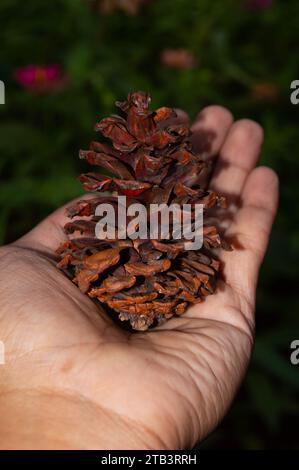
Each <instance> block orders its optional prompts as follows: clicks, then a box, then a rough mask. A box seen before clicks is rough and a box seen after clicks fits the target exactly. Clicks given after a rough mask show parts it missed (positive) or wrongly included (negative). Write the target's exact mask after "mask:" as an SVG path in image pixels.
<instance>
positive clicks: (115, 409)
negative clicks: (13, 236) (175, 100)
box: [0, 106, 278, 449]
mask: <svg viewBox="0 0 299 470" xmlns="http://www.w3.org/2000/svg"><path fill="white" fill-rule="evenodd" d="M193 130H194V139H195V141H196V140H197V139H198V138H199V137H200V136H201V135H210V136H212V138H211V141H210V145H209V150H208V152H207V153H209V155H210V156H212V155H219V157H218V160H217V164H216V168H215V173H214V176H213V178H212V181H211V186H212V187H213V188H214V189H216V190H217V191H218V192H219V193H221V194H224V195H226V194H229V195H230V196H231V197H232V196H233V197H234V198H236V199H237V200H239V202H240V207H239V208H238V210H236V211H235V213H234V215H233V219H232V220H231V221H230V223H229V226H228V227H227V237H230V236H234V237H235V238H236V239H237V241H238V247H239V248H236V249H235V250H234V251H233V252H221V253H220V257H221V259H222V261H223V264H224V280H223V281H221V282H220V283H219V287H218V290H217V292H216V294H215V295H212V296H209V297H208V298H207V299H206V300H205V302H203V303H202V304H199V305H197V306H193V307H191V308H190V309H189V310H188V312H187V313H186V314H184V315H183V316H182V317H177V318H173V319H171V320H170V321H169V322H167V323H165V324H164V325H161V326H160V327H158V328H156V329H154V330H151V331H147V332H144V333H137V334H136V333H135V334H131V333H128V332H126V331H123V330H121V329H119V327H117V326H115V325H114V323H113V322H112V320H111V319H110V318H109V317H108V316H107V315H106V314H105V312H104V311H103V310H100V308H99V307H98V306H97V305H95V303H94V302H92V300H91V299H89V298H88V297H87V296H85V295H83V294H82V293H81V292H80V291H79V289H78V288H77V287H76V286H75V285H74V284H72V283H71V282H70V280H69V279H67V278H66V277H65V276H64V275H63V274H62V273H61V272H60V271H59V270H58V269H57V268H56V267H55V259H54V256H53V253H54V251H55V249H56V248H57V247H58V245H59V244H60V243H61V242H62V241H63V240H64V239H65V234H64V232H63V225H64V223H65V222H66V218H65V215H64V208H62V209H60V210H58V211H56V212H55V213H54V214H52V215H51V216H50V217H48V218H47V219H46V220H45V221H44V222H42V223H41V224H40V225H38V226H37V227H36V228H35V229H33V230H32V231H31V232H30V233H28V234H27V235H26V236H24V237H22V238H21V239H20V240H18V241H17V242H15V243H13V244H11V245H8V246H5V247H2V248H1V249H0V272H1V282H0V292H1V307H0V332H1V333H0V334H1V337H0V340H2V341H3V342H4V344H5V350H6V364H5V365H2V366H0V414H1V424H0V447H2V448H14V449H21V448H33V449H37V448H42V449H46V448H52V449H54V448H73V449H92V448H93V449H145V448H146V449H184V448H190V447H192V446H194V444H195V443H196V442H197V441H199V440H201V439H203V438H204V437H205V436H206V435H207V434H208V433H209V432H211V431H212V430H213V429H214V428H215V427H216V426H217V424H218V423H219V421H220V420H221V419H222V417H223V416H224V414H225V413H226V412H227V410H228V408H229V406H230V404H231V402H232V400H233V398H234V395H235V393H236V391H237V389H238V387H239V385H240V383H241V381H242V379H243V378H244V374H245V372H246V368H247V365H248V361H249V359H250V355H251V350H252V345H253V335H254V309H255V290H256V283H257V276H258V271H259V267H260V264H261V262H262V259H263V256H264V253H265V250H266V247H267V243H268V238H269V233H270V229H271V226H272V222H273V219H274V216H275V213H276V209H277V200H278V180H277V176H276V175H275V173H274V172H273V171H272V170H270V169H269V168H265V167H260V168H254V167H255V165H256V162H257V159H258V155H259V152H260V147H261V144H262V138H263V137H262V130H261V128H260V126H259V125H258V124H256V123H254V122H252V121H249V120H241V121H237V122H235V123H234V124H233V123H232V116H231V114H230V113H229V112H228V111H227V110H225V109H224V108H221V107H219V106H210V107H208V108H206V109H204V110H203V111H202V113H201V114H200V116H199V119H198V120H197V121H196V122H195V124H194V126H193Z"/></svg>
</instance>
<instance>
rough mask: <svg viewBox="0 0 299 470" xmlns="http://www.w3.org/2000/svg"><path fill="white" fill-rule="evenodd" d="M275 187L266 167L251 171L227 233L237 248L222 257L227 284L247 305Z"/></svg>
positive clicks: (252, 295)
mask: <svg viewBox="0 0 299 470" xmlns="http://www.w3.org/2000/svg"><path fill="white" fill-rule="evenodd" d="M278 188H279V182H278V177H277V175H276V173H275V172H274V171H273V170H271V169H270V168H267V167H259V168H256V169H255V170H253V171H252V172H251V174H250V175H249V177H248V179H247V181H246V184H245V186H244V189H243V192H242V196H241V200H242V204H243V205H242V207H241V209H240V210H239V211H238V212H237V214H236V216H235V221H234V222H233V224H232V225H231V227H230V229H229V233H228V236H229V235H231V236H232V237H233V238H234V239H235V240H236V242H237V245H238V246H239V248H238V247H237V248H235V249H234V251H232V252H226V253H224V254H223V260H224V274H225V278H226V281H227V283H228V284H229V285H231V286H232V287H233V288H234V289H235V290H236V291H237V292H238V293H240V294H242V296H243V297H244V298H245V299H246V301H247V302H248V303H251V304H252V303H253V304H254V302H255V288H256V283H257V278H258V272H259V268H260V265H261V263H262V261H263V258H264V255H265V252H266V248H267V245H268V241H269V236H270V231H271V228H272V224H273V221H274V217H275V214H276V211H277V205H278Z"/></svg>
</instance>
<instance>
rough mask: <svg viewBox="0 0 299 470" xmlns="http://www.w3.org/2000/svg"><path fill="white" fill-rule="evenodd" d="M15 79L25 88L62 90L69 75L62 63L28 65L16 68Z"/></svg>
mask: <svg viewBox="0 0 299 470" xmlns="http://www.w3.org/2000/svg"><path fill="white" fill-rule="evenodd" d="M14 77H15V80H16V81H17V82H18V83H19V84H20V85H22V86H23V87H24V88H28V89H30V90H32V91H35V92H39V93H40V92H48V91H57V90H61V89H62V88H63V87H64V86H65V84H66V83H67V76H66V74H64V73H63V72H62V69H61V67H60V65H58V64H48V65H28V66H26V67H21V68H18V69H16V71H15V73H14Z"/></svg>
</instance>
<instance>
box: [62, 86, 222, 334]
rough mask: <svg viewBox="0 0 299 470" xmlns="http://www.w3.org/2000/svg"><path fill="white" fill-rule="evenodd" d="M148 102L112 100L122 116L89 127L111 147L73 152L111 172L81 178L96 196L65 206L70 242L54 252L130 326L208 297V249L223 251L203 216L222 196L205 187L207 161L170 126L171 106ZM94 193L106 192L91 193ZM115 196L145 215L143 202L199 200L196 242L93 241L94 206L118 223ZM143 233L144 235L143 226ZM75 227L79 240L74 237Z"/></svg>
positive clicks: (144, 325)
mask: <svg viewBox="0 0 299 470" xmlns="http://www.w3.org/2000/svg"><path fill="white" fill-rule="evenodd" d="M149 104H150V96H149V95H148V94H146V93H143V92H136V93H130V94H129V96H128V99H127V101H125V102H121V103H120V102H117V103H116V105H117V106H118V108H120V110H121V111H122V114H123V116H124V117H121V116H115V115H113V116H111V117H108V118H106V119H103V120H101V121H100V122H99V123H97V124H96V130H97V131H100V132H101V133H102V135H103V136H104V137H106V138H108V139H110V140H111V142H112V146H110V145H108V144H107V143H100V142H92V143H91V145H90V149H89V150H86V151H83V150H82V151H80V157H81V158H84V159H86V160H87V161H88V163H90V164H91V165H96V166H99V167H101V168H103V169H105V170H106V171H108V172H109V173H110V174H112V175H111V176H108V175H107V174H103V173H95V172H91V173H86V174H83V175H81V177H80V181H81V182H82V183H83V186H84V189H85V190H87V191H93V192H95V193H96V196H95V197H94V198H92V199H88V200H82V201H79V202H76V203H75V204H74V205H73V206H71V207H69V208H68V216H69V217H70V219H73V218H75V217H76V219H75V220H73V221H70V222H69V223H67V224H66V226H65V232H66V233H67V234H68V235H69V240H68V241H67V242H66V243H64V244H63V245H62V246H60V247H59V249H58V250H57V253H58V254H59V255H60V256H61V261H60V263H59V264H58V266H59V268H61V269H62V270H64V271H65V272H66V273H67V274H68V275H69V276H70V277H71V279H72V280H73V282H74V283H75V284H77V285H78V287H79V289H80V290H81V291H82V292H83V293H85V294H87V295H88V296H90V297H91V298H93V299H96V301H98V302H100V303H102V304H104V305H106V306H107V307H109V309H108V310H111V311H113V312H117V313H118V315H119V318H120V319H121V320H122V321H126V320H128V321H129V322H130V324H131V326H132V328H133V329H135V330H146V329H148V328H149V327H150V326H155V325H157V324H160V323H161V322H164V321H165V320H167V319H169V318H171V317H172V316H174V315H182V314H183V313H184V312H185V311H186V309H187V307H188V305H190V304H195V303H198V302H201V301H202V300H203V299H204V298H205V296H207V295H209V294H213V293H214V291H215V287H216V280H217V277H218V271H219V261H217V260H216V259H215V258H214V255H213V254H212V253H211V249H213V248H220V247H222V248H225V249H229V246H228V245H227V244H226V243H225V242H224V241H223V240H222V239H221V236H220V234H219V232H218V230H217V228H216V227H215V226H214V225H212V224H211V222H210V221H209V210H210V209H212V208H214V207H215V206H217V205H218V206H219V205H220V206H221V207H225V200H224V198H223V197H221V196H219V195H217V194H216V193H215V192H213V191H209V190H208V189H207V186H208V182H209V176H210V173H211V164H210V162H207V161H205V160H203V159H202V158H201V156H200V155H198V154H196V153H195V152H194V151H193V149H192V144H191V142H190V135H191V132H190V129H189V128H188V127H186V126H183V125H177V124H174V125H171V124H170V122H171V121H170V119H171V118H173V117H175V112H174V110H173V109H171V108H166V107H163V108H159V109H157V110H156V111H154V112H153V111H151V110H150V109H149ZM101 192H105V193H106V194H104V195H100V194H98V193H101ZM107 194H108V195H107ZM117 196H126V198H127V205H129V204H132V203H141V204H143V205H144V206H145V207H146V210H147V213H149V208H150V204H162V203H165V204H167V205H170V204H174V203H175V204H178V205H179V207H182V206H183V205H184V204H190V205H191V207H195V205H196V204H202V205H203V207H204V219H203V245H202V247H201V248H200V249H199V250H198V249H196V250H190V249H188V250H186V249H185V247H186V245H185V242H186V240H184V239H175V238H174V236H173V233H172V234H171V235H170V237H169V239H163V238H162V237H161V234H159V236H157V237H156V238H155V239H149V237H147V238H142V239H140V238H137V239H135V240H133V239H131V237H127V238H126V239H121V237H120V236H119V234H118V237H117V236H116V237H115V238H114V239H112V240H111V239H105V240H100V239H98V238H97V237H96V235H95V230H96V226H97V224H98V222H99V220H100V217H99V216H97V215H96V214H95V212H96V208H97V207H98V206H99V205H100V204H104V203H105V204H110V205H111V207H113V208H114V209H115V211H116V222H117V220H118V216H117V215H118V214H117V211H118V204H117V203H118V198H117ZM80 217H84V218H83V219H81V218H80ZM129 222H132V217H129V216H128V217H127V219H126V223H125V225H127V227H126V228H128V224H129ZM192 222H193V223H194V212H192ZM116 225H117V224H116ZM116 228H117V229H118V228H119V229H120V228H122V229H123V228H124V227H116ZM147 231H148V234H149V232H150V227H149V223H148V227H147ZM74 232H80V234H81V235H84V237H81V238H80V237H79V238H74V236H73V235H71V234H73V233H74Z"/></svg>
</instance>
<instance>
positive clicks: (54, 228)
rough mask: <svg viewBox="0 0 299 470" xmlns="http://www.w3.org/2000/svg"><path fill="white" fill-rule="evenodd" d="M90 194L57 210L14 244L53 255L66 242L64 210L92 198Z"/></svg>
mask: <svg viewBox="0 0 299 470" xmlns="http://www.w3.org/2000/svg"><path fill="white" fill-rule="evenodd" d="M93 197H94V195H92V194H83V195H82V196H81V197H78V198H76V199H74V200H72V201H70V202H69V203H67V204H65V205H64V206H62V207H60V209H57V210H56V211H55V212H53V213H52V214H51V215H49V216H48V217H47V218H46V219H45V220H43V221H42V222H41V223H40V224H38V225H37V226H36V227H35V228H34V229H33V230H31V231H30V232H28V233H27V234H26V235H24V236H23V237H21V238H20V239H19V240H17V241H16V242H15V245H18V246H26V247H30V248H34V249H40V250H43V251H44V252H49V253H53V252H54V251H55V250H56V249H57V248H58V246H59V245H60V243H62V242H64V241H66V240H67V238H68V237H67V235H66V233H65V232H64V229H63V228H64V226H65V224H66V223H67V222H70V219H69V217H68V216H67V214H66V209H67V208H68V207H69V206H70V205H72V204H74V203H75V202H76V201H81V200H84V199H90V198H93Z"/></svg>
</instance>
